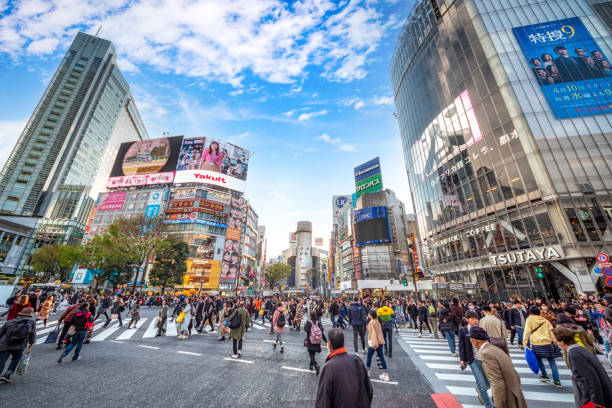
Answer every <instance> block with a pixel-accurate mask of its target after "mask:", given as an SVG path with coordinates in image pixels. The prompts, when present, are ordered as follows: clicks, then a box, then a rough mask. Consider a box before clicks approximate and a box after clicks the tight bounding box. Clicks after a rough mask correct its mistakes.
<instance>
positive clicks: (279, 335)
mask: <svg viewBox="0 0 612 408" xmlns="http://www.w3.org/2000/svg"><path fill="white" fill-rule="evenodd" d="M279 343H280V346H281V347H283V332H282V331H279V332H278V333H276V344H279Z"/></svg>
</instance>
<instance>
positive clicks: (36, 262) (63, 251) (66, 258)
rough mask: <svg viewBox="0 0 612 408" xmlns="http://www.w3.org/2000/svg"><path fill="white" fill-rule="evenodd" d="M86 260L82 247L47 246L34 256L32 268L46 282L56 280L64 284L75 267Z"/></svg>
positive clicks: (38, 250) (42, 247)
mask: <svg viewBox="0 0 612 408" xmlns="http://www.w3.org/2000/svg"><path fill="white" fill-rule="evenodd" d="M85 259H86V256H85V249H84V248H83V247H82V246H75V245H59V244H53V245H45V246H41V247H39V248H38V249H37V250H36V252H35V253H33V254H32V268H33V269H34V272H36V273H37V274H42V279H43V280H44V281H45V282H48V281H50V280H51V279H55V280H59V281H60V282H61V283H64V282H66V281H67V280H68V279H69V278H70V273H71V272H72V269H73V268H74V265H75V264H77V263H80V262H82V261H84V260H85Z"/></svg>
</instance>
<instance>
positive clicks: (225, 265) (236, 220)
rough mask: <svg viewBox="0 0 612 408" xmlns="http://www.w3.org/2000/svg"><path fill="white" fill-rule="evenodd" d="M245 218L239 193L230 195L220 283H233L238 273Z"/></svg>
mask: <svg viewBox="0 0 612 408" xmlns="http://www.w3.org/2000/svg"><path fill="white" fill-rule="evenodd" d="M245 217H246V201H245V199H244V197H243V196H242V194H241V193H234V194H232V199H231V205H230V214H229V217H228V219H227V231H226V234H225V248H224V251H223V260H222V261H221V276H220V279H221V281H226V282H228V281H231V282H234V280H235V279H236V278H237V275H238V272H239V271H240V239H241V237H242V229H243V225H244V219H245Z"/></svg>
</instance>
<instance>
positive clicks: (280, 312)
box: [272, 302, 285, 353]
mask: <svg viewBox="0 0 612 408" xmlns="http://www.w3.org/2000/svg"><path fill="white" fill-rule="evenodd" d="M272 327H273V328H274V333H276V341H275V342H274V344H273V345H272V349H273V350H276V346H277V345H278V344H280V352H281V353H284V352H285V347H284V346H283V328H284V327H285V309H284V308H283V304H282V303H281V302H278V303H277V304H276V310H275V311H274V315H273V316H272Z"/></svg>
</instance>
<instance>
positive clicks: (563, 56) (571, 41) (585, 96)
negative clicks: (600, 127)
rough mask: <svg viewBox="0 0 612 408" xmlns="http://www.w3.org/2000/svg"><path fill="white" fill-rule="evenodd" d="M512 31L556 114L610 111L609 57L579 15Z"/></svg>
mask: <svg viewBox="0 0 612 408" xmlns="http://www.w3.org/2000/svg"><path fill="white" fill-rule="evenodd" d="M512 31H513V33H514V36H515V38H516V40H517V42H518V44H519V46H520V47H521V50H522V51H523V54H524V55H525V58H526V59H527V61H528V63H529V65H530V67H531V70H532V72H533V75H534V76H535V78H536V80H537V81H538V83H539V84H540V89H542V92H543V93H544V96H545V97H546V100H547V101H548V105H549V106H550V108H551V110H552V112H553V114H554V115H555V117H556V118H559V119H563V118H572V117H579V116H586V115H599V114H602V113H609V112H612V92H611V91H612V87H611V86H610V82H609V79H608V78H610V77H611V76H612V67H611V66H610V61H609V60H608V58H607V57H606V56H605V55H604V53H603V52H602V50H601V48H600V47H599V45H598V44H597V43H596V42H595V40H594V39H593V37H592V36H591V34H590V33H589V31H588V30H587V29H586V27H585V26H584V25H583V24H582V21H580V19H579V18H577V17H574V18H568V19H563V20H555V21H548V22H546V23H540V24H533V25H528V26H522V27H515V28H513V29H512Z"/></svg>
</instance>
